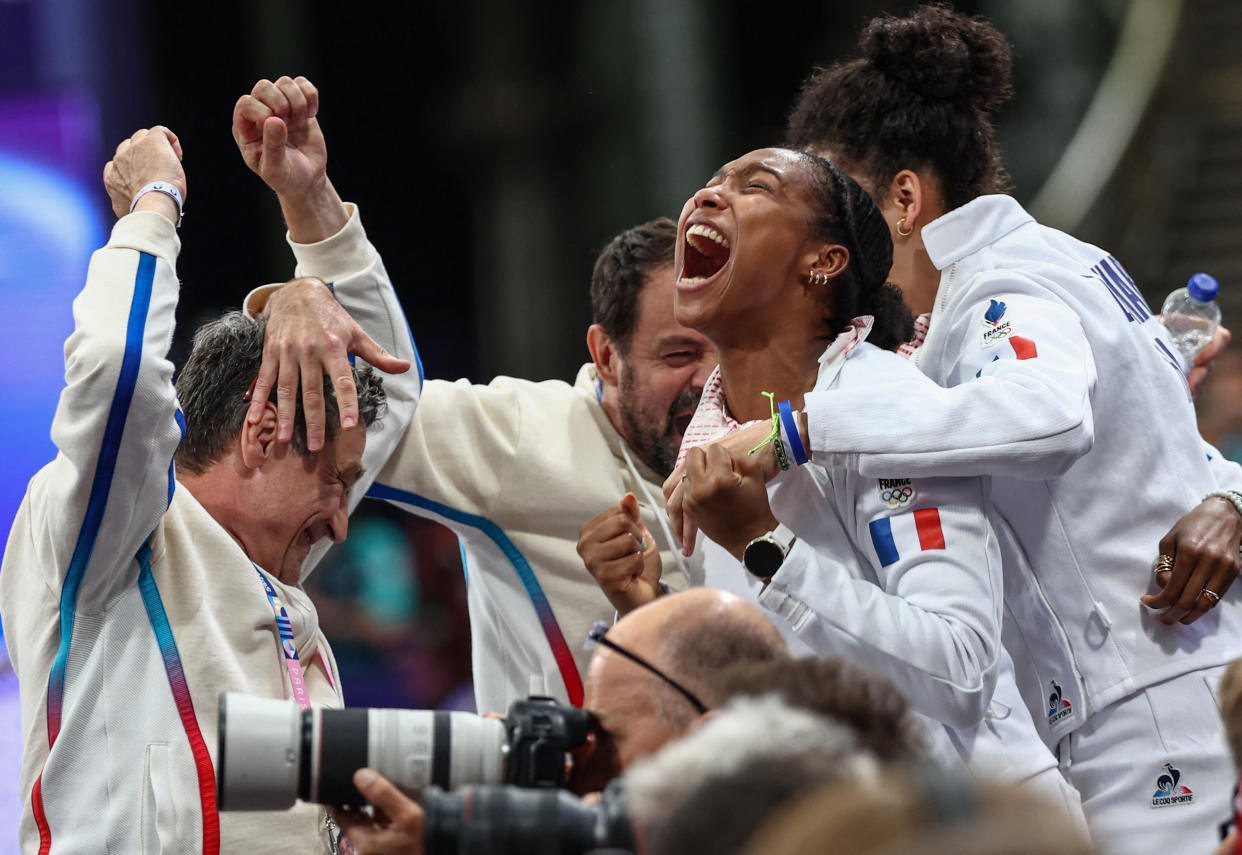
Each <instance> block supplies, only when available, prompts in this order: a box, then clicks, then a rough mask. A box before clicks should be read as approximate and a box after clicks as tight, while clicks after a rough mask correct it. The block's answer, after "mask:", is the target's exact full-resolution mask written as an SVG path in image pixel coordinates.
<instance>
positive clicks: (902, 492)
mask: <svg viewBox="0 0 1242 855" xmlns="http://www.w3.org/2000/svg"><path fill="white" fill-rule="evenodd" d="M913 497H914V488H913V487H898V488H896V489H894V490H885V491H884V492H882V493H880V498H881V499H883V500H884V503H885V504H886V505H904V504H905V503H906V502H908V501H910V499H912V498H913Z"/></svg>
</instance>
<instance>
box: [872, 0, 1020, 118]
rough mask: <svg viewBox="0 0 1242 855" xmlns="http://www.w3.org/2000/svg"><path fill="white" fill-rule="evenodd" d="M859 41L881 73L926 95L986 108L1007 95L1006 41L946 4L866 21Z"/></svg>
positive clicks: (983, 23)
mask: <svg viewBox="0 0 1242 855" xmlns="http://www.w3.org/2000/svg"><path fill="white" fill-rule="evenodd" d="M859 44H860V45H861V47H862V49H863V54H864V56H866V58H867V60H868V61H869V62H870V63H871V64H872V65H873V66H875V67H876V68H877V69H878V70H879V71H880V72H882V73H883V74H884V75H886V76H887V77H889V78H891V79H893V80H895V81H898V82H900V83H903V84H905V85H906V86H908V87H910V89H912V90H913V91H914V92H916V93H918V94H919V95H922V96H924V97H926V98H935V99H938V100H944V101H958V102H960V103H964V104H969V105H970V106H971V107H974V108H975V109H977V110H984V111H992V110H995V109H996V108H997V107H999V106H1000V105H1001V104H1002V103H1004V102H1005V100H1006V99H1007V98H1008V97H1009V96H1010V94H1011V93H1012V86H1011V82H1010V75H1011V69H1012V66H1013V60H1012V57H1011V56H1010V50H1009V43H1008V42H1006V41H1005V37H1004V36H1003V35H1002V34H1001V33H1000V31H998V30H997V29H996V28H995V27H994V26H992V24H990V23H989V22H987V21H985V20H983V19H982V18H969V17H967V16H965V15H963V14H961V13H960V12H957V11H955V10H954V9H952V8H950V7H949V6H946V5H942V4H939V3H933V4H929V5H925V6H920V7H918V8H917V9H915V10H914V11H912V12H911V13H910V14H909V15H907V16H905V17H903V18H898V17H895V16H893V15H883V16H880V17H877V18H873V19H871V21H869V22H868V23H867V26H866V27H865V28H864V29H863V32H862V36H861V38H860V39H859Z"/></svg>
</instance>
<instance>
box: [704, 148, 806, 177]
mask: <svg viewBox="0 0 1242 855" xmlns="http://www.w3.org/2000/svg"><path fill="white" fill-rule="evenodd" d="M802 168H803V164H802V157H801V156H800V155H799V154H798V153H797V152H796V151H791V150H790V149H787V148H761V149H756V150H755V151H752V152H750V153H749V154H744V155H742V156H741V157H739V158H737V159H736V160H731V161H729V162H728V163H726V164H725V165H724V166H722V167H720V169H719V170H717V172H716V177H718V178H723V177H724V176H726V175H731V174H733V173H736V172H751V171H754V170H756V169H761V170H766V171H770V172H774V173H776V174H778V175H780V176H782V177H787V176H791V175H793V174H796V173H798V172H799V171H800V170H801V169H802Z"/></svg>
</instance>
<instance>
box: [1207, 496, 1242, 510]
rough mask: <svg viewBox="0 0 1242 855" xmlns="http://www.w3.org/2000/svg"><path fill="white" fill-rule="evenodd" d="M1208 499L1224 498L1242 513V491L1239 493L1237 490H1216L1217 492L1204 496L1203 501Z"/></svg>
mask: <svg viewBox="0 0 1242 855" xmlns="http://www.w3.org/2000/svg"><path fill="white" fill-rule="evenodd" d="M1208 499H1224V500H1225V501H1226V502H1228V503H1229V504H1231V505H1233V508H1234V510H1235V511H1237V512H1238V513H1239V514H1242V493H1239V492H1238V491H1237V490H1216V491H1215V492H1212V493H1208V494H1207V495H1206V496H1204V497H1203V501H1205V502H1206V501H1207V500H1208Z"/></svg>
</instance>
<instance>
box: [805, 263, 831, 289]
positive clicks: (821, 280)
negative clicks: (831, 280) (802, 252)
mask: <svg viewBox="0 0 1242 855" xmlns="http://www.w3.org/2000/svg"><path fill="white" fill-rule="evenodd" d="M806 278H807V284H808V285H813V286H815V287H816V288H819V287H822V286H824V285H827V284H828V274H827V273H825V272H824V271H822V270H815V269H814V268H812V269H811V271H810V272H809V273H807V275H806Z"/></svg>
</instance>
